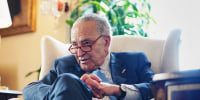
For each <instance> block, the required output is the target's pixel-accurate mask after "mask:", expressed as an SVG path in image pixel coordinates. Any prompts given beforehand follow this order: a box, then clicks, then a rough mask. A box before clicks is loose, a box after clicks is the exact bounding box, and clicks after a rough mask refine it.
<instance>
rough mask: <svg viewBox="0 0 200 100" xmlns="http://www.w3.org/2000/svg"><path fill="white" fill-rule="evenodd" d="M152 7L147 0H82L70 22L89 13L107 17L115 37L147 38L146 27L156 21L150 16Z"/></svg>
mask: <svg viewBox="0 0 200 100" xmlns="http://www.w3.org/2000/svg"><path fill="white" fill-rule="evenodd" d="M150 10H151V6H150V4H149V3H148V2H147V0H80V2H79V3H78V4H76V7H75V8H74V9H73V11H72V13H71V16H70V18H71V19H70V20H66V23H67V24H68V25H70V26H72V25H73V23H74V22H75V20H76V19H77V18H79V17H80V16H82V15H84V14H87V13H98V14H100V15H105V16H106V17H107V18H108V21H109V22H110V24H111V26H112V31H113V35H124V34H128V35H137V36H143V37H147V36H148V34H147V32H146V27H147V25H148V24H149V23H150V21H153V22H154V23H155V20H154V19H153V18H152V17H151V16H150Z"/></svg>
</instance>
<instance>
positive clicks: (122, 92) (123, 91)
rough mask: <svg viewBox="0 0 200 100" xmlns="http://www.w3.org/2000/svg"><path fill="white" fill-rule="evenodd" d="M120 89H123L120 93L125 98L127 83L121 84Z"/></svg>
mask: <svg viewBox="0 0 200 100" xmlns="http://www.w3.org/2000/svg"><path fill="white" fill-rule="evenodd" d="M120 91H121V95H120V97H119V98H120V99H123V98H124V97H125V96H126V86H125V84H120Z"/></svg>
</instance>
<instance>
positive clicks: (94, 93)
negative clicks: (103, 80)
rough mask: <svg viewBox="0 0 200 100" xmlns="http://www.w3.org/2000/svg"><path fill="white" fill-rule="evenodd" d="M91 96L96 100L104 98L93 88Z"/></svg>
mask: <svg viewBox="0 0 200 100" xmlns="http://www.w3.org/2000/svg"><path fill="white" fill-rule="evenodd" d="M92 90H93V95H94V97H96V98H98V99H102V98H103V97H104V96H103V95H102V94H101V93H100V91H99V90H98V89H95V88H93V89H92Z"/></svg>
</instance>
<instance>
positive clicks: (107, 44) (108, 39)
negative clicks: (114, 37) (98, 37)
mask: <svg viewBox="0 0 200 100" xmlns="http://www.w3.org/2000/svg"><path fill="white" fill-rule="evenodd" d="M104 39H105V47H106V49H107V50H108V49H109V46H110V42H111V36H109V35H106V36H104Z"/></svg>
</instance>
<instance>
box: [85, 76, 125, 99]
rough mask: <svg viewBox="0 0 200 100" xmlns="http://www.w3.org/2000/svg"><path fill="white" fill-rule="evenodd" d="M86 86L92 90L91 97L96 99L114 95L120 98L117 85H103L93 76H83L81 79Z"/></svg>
mask: <svg viewBox="0 0 200 100" xmlns="http://www.w3.org/2000/svg"><path fill="white" fill-rule="evenodd" d="M81 80H82V81H84V82H85V83H86V84H87V86H88V87H89V88H90V89H92V92H93V95H94V96H95V97H96V98H99V99H101V98H103V97H104V96H109V95H115V96H120V95H121V92H120V88H119V86H118V85H114V84H109V83H103V82H101V79H100V78H99V77H97V76H96V75H94V74H84V75H83V76H82V77H81Z"/></svg>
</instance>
